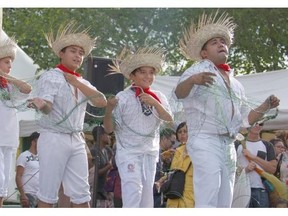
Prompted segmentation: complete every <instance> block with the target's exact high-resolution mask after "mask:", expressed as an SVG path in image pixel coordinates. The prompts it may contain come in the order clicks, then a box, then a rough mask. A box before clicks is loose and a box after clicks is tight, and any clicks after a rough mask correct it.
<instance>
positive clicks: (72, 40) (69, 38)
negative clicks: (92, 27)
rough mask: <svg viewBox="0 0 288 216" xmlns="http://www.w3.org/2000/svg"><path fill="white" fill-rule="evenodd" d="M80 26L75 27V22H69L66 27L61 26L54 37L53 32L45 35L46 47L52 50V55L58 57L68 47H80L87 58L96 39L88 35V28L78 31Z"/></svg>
mask: <svg viewBox="0 0 288 216" xmlns="http://www.w3.org/2000/svg"><path fill="white" fill-rule="evenodd" d="M79 29H80V26H77V23H76V22H75V21H71V22H70V23H68V24H67V25H66V26H64V25H61V26H60V28H59V30H58V32H57V34H56V36H54V33H53V31H51V32H50V33H47V34H46V35H45V38H46V40H47V41H48V45H49V46H50V47H51V48H52V50H53V51H54V53H55V54H56V55H57V56H58V57H60V54H59V53H60V51H61V50H62V49H63V48H65V47H68V46H72V45H74V46H79V47H82V48H83V50H84V53H85V55H84V56H85V57H87V56H88V55H89V54H90V52H91V51H92V50H93V48H94V47H95V44H96V39H97V38H91V37H90V36H89V34H88V32H89V28H87V29H85V30H82V31H79Z"/></svg>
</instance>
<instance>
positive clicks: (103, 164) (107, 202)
mask: <svg viewBox="0 0 288 216" xmlns="http://www.w3.org/2000/svg"><path fill="white" fill-rule="evenodd" d="M92 135H93V139H94V142H95V144H94V146H93V148H92V149H91V154H92V158H93V161H94V166H93V167H92V168H90V170H89V184H90V191H91V194H92V197H94V196H95V195H93V194H94V193H95V192H96V193H97V194H96V206H93V207H99V208H109V207H113V205H112V204H113V200H111V199H109V197H108V193H107V191H105V187H104V186H105V183H106V180H107V174H108V173H109V171H110V170H111V169H112V168H113V165H112V158H113V152H112V149H111V148H110V147H109V145H110V138H109V135H107V134H106V133H105V131H104V128H103V126H102V125H100V126H96V127H94V128H93V130H92ZM98 137H99V139H98ZM97 158H98V160H97ZM95 163H98V164H97V166H98V167H97V168H98V169H97V170H98V173H97V175H95ZM95 178H97V188H94V185H95V184H94V183H95V182H94V181H95ZM92 201H93V200H92ZM91 204H93V203H92V202H91Z"/></svg>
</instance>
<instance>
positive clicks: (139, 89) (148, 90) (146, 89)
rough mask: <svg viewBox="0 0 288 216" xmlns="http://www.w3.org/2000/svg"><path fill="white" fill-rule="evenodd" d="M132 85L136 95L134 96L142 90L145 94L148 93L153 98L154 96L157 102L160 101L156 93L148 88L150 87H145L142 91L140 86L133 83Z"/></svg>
mask: <svg viewBox="0 0 288 216" xmlns="http://www.w3.org/2000/svg"><path fill="white" fill-rule="evenodd" d="M132 86H133V88H134V90H135V96H136V97H138V96H139V95H140V94H141V93H142V92H145V93H146V94H149V95H151V96H152V97H153V98H155V99H156V100H157V101H158V102H159V103H161V101H160V99H159V98H158V97H157V95H156V94H155V93H154V92H152V91H151V90H150V88H145V89H143V91H142V88H140V87H137V86H136V85H135V84H133V85H132Z"/></svg>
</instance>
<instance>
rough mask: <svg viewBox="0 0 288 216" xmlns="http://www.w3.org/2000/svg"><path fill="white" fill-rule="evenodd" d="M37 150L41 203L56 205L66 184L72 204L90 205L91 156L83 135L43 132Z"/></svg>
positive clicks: (65, 192) (38, 194)
mask: <svg viewBox="0 0 288 216" xmlns="http://www.w3.org/2000/svg"><path fill="white" fill-rule="evenodd" d="M37 150H38V155H39V165H40V167H39V192H38V193H37V197H38V199H40V200H41V201H43V202H46V203H50V204H54V203H56V202H57V201H58V192H59V188H60V185H61V183H62V184H63V189H64V194H65V195H66V196H68V197H70V200H71V202H72V203H74V204H82V203H86V202H89V201H90V199H91V197H90V192H89V188H90V187H89V183H88V161H87V153H86V150H85V141H84V139H83V138H82V137H81V135H80V134H78V133H74V134H63V133H50V132H41V134H40V137H39V139H38V145H37Z"/></svg>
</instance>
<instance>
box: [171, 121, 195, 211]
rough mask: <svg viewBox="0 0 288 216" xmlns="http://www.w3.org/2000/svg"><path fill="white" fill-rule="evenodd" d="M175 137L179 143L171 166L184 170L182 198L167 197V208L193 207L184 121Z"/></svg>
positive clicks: (186, 133)
mask: <svg viewBox="0 0 288 216" xmlns="http://www.w3.org/2000/svg"><path fill="white" fill-rule="evenodd" d="M176 139H177V141H178V142H180V145H179V146H178V147H177V148H176V151H175V154H174V157H173V160H172V164H171V168H170V169H180V170H183V171H184V172H185V185H184V191H183V196H182V198H178V199H168V200H167V207H168V208H193V207H194V206H195V200H194V189H193V165H192V161H191V160H190V157H189V155H188V153H187V149H186V143H187V140H188V130H187V124H186V122H182V123H180V124H179V125H178V127H177V129H176Z"/></svg>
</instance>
